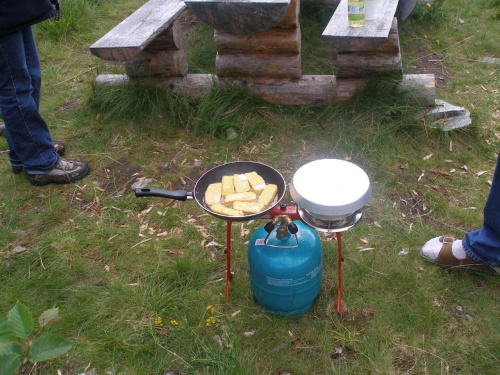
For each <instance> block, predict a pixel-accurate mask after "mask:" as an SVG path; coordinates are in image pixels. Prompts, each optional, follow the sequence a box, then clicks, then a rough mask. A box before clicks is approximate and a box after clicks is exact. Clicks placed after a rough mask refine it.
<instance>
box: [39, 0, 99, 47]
mask: <svg viewBox="0 0 500 375" xmlns="http://www.w3.org/2000/svg"><path fill="white" fill-rule="evenodd" d="M60 3H61V6H60V18H59V21H55V20H50V21H48V22H42V23H40V24H38V25H37V29H38V30H39V32H40V33H41V34H42V35H43V36H44V37H47V38H50V39H52V40H61V39H64V38H67V37H69V36H72V35H75V34H77V33H79V32H83V31H84V30H86V29H87V28H88V27H90V26H91V20H92V18H94V17H95V16H96V13H97V12H96V11H97V9H96V8H97V7H98V6H99V5H100V1H98V0H64V1H61V2H60Z"/></svg>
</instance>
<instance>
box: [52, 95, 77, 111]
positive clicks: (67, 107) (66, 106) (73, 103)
mask: <svg viewBox="0 0 500 375" xmlns="http://www.w3.org/2000/svg"><path fill="white" fill-rule="evenodd" d="M79 104H80V100H79V99H76V98H73V99H67V100H65V101H64V102H62V104H61V105H60V106H59V107H58V108H57V109H56V114H57V115H60V114H62V113H65V112H69V111H71V110H73V109H74V108H76V107H78V105H79Z"/></svg>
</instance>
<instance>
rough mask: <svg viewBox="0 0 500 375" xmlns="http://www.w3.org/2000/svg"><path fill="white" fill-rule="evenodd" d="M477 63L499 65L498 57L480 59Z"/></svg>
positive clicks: (499, 59)
mask: <svg viewBox="0 0 500 375" xmlns="http://www.w3.org/2000/svg"><path fill="white" fill-rule="evenodd" d="M479 61H481V62H484V63H487V64H500V58H498V57H482V58H481V60H479Z"/></svg>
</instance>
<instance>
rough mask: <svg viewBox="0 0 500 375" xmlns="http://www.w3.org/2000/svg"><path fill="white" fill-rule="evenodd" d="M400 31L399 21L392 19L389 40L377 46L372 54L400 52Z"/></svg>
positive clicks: (372, 50) (371, 50)
mask: <svg viewBox="0 0 500 375" xmlns="http://www.w3.org/2000/svg"><path fill="white" fill-rule="evenodd" d="M400 50H401V49H400V46H399V31H398V20H397V19H396V18H393V19H392V24H391V28H390V30H389V35H388V36H387V39H386V40H384V41H383V42H382V43H380V44H378V45H376V46H375V47H373V48H372V49H370V50H369V51H370V52H399V51H400Z"/></svg>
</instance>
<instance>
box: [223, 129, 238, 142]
mask: <svg viewBox="0 0 500 375" xmlns="http://www.w3.org/2000/svg"><path fill="white" fill-rule="evenodd" d="M226 138H227V140H228V141H232V140H233V139H236V138H238V133H237V132H236V130H234V128H227V129H226Z"/></svg>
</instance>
